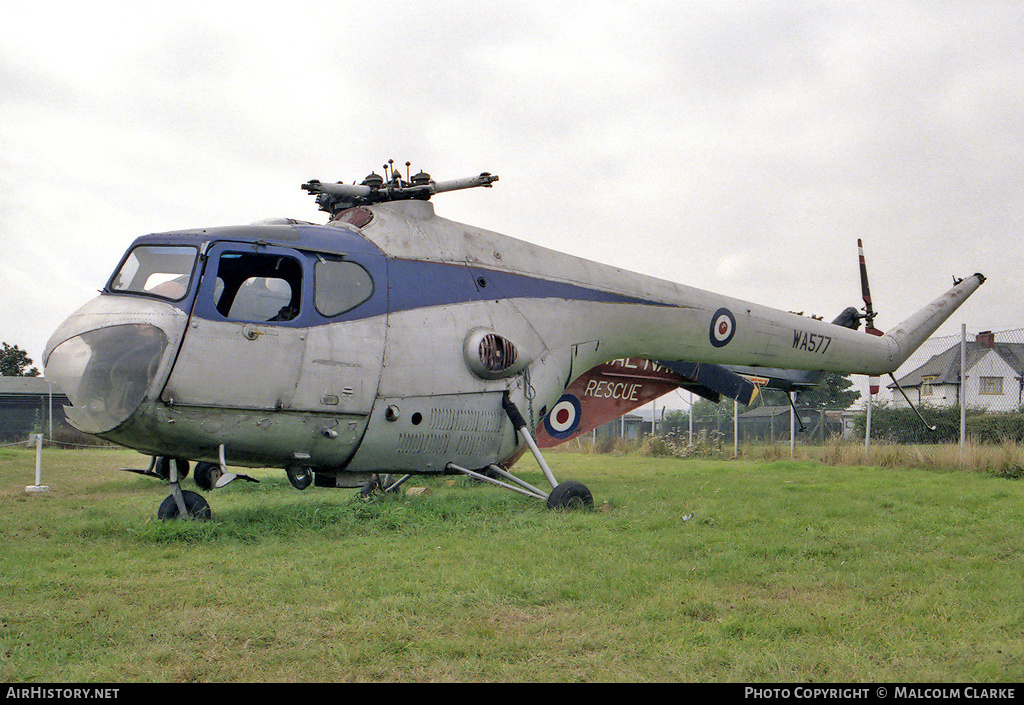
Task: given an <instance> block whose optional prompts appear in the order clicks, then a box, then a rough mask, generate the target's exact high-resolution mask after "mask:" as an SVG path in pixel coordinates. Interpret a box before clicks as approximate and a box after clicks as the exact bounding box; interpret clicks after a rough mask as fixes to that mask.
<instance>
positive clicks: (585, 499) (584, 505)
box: [548, 480, 594, 509]
mask: <svg viewBox="0 0 1024 705" xmlns="http://www.w3.org/2000/svg"><path fill="white" fill-rule="evenodd" d="M593 508H594V496H593V495H592V494H590V490H588V489H587V486H586V485H584V484H583V483H582V482H576V481H575V480H566V481H565V482H563V483H562V484H560V485H558V486H557V487H555V489H553V490H551V494H550V495H548V509H593Z"/></svg>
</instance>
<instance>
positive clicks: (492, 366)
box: [479, 333, 518, 372]
mask: <svg viewBox="0 0 1024 705" xmlns="http://www.w3.org/2000/svg"><path fill="white" fill-rule="evenodd" d="M479 350H480V362H481V363H483V366H484V369H485V370H487V371H488V372H504V371H505V370H507V369H508V368H510V367H512V366H513V365H515V364H516V358H517V357H518V354H517V353H516V346H515V345H513V344H512V342H511V341H509V340H506V339H505V338H502V337H501V336H500V335H498V334H496V333H488V334H487V335H485V336H484V337H483V339H482V340H481V341H480V347H479Z"/></svg>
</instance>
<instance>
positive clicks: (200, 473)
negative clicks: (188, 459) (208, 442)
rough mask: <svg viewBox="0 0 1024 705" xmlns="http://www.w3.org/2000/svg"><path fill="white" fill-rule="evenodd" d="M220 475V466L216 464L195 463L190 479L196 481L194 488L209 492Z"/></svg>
mask: <svg viewBox="0 0 1024 705" xmlns="http://www.w3.org/2000/svg"><path fill="white" fill-rule="evenodd" d="M222 474H223V473H221V470H220V465H219V464H217V463H196V472H195V475H193V477H192V479H194V480H195V481H196V486H197V487H198V488H199V489H201V490H205V491H206V492H209V491H210V490H212V489H213V488H214V486H215V485H216V484H217V480H219V479H220V476H221V475H222Z"/></svg>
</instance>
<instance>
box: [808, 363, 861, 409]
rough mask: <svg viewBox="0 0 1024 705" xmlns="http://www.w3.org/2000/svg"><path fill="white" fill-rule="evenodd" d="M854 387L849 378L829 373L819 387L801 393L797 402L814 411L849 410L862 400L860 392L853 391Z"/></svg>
mask: <svg viewBox="0 0 1024 705" xmlns="http://www.w3.org/2000/svg"><path fill="white" fill-rule="evenodd" d="M852 386H853V382H852V381H851V380H850V378H849V377H848V376H846V375H841V374H839V373H838V372H829V373H828V374H826V375H825V378H824V379H823V380H822V381H821V384H819V385H818V386H817V387H815V388H814V389H809V390H807V391H804V392H800V393H799V394H798V395H797V400H798V401H799V403H800V404H805V405H807V406H809V407H811V408H812V409H849V408H850V407H851V406H853V402H855V401H857V400H858V399H860V392H858V391H857V390H856V389H853V390H851V389H850V387H852Z"/></svg>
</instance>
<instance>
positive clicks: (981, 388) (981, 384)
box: [978, 377, 1003, 394]
mask: <svg viewBox="0 0 1024 705" xmlns="http://www.w3.org/2000/svg"><path fill="white" fill-rule="evenodd" d="M1002 393H1003V378H1002V377H981V378H980V379H979V381H978V394H1002Z"/></svg>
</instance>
